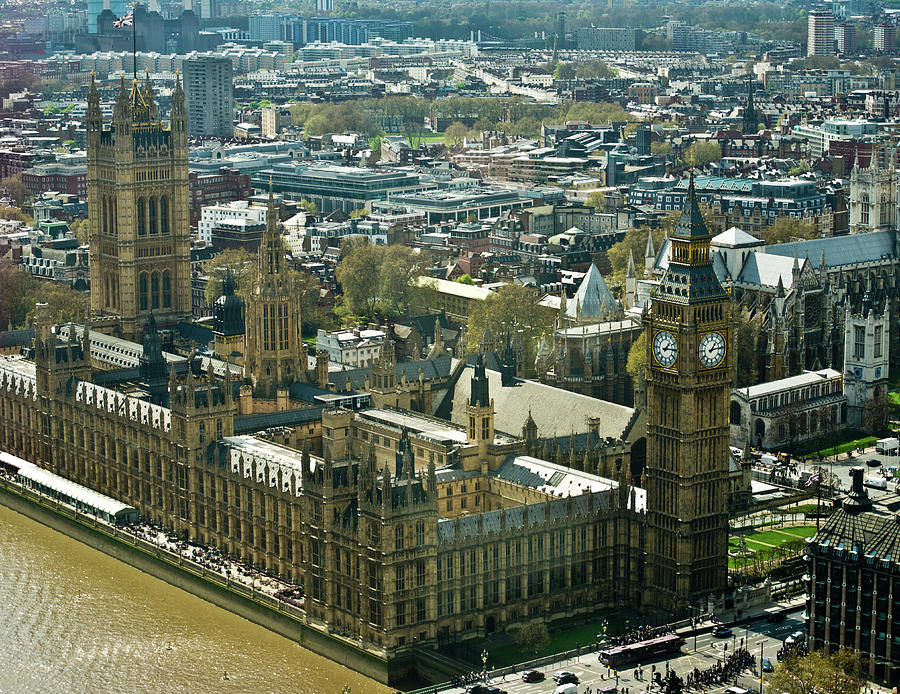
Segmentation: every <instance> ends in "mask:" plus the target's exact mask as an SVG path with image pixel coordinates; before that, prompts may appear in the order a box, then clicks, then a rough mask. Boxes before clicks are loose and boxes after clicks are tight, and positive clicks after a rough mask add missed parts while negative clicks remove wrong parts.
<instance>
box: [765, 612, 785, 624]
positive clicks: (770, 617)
mask: <svg viewBox="0 0 900 694" xmlns="http://www.w3.org/2000/svg"><path fill="white" fill-rule="evenodd" d="M785 619H787V615H786V614H785V613H784V612H769V613H768V614H766V621H767V622H771V623H772V624H774V623H775V622H783V621H784V620H785Z"/></svg>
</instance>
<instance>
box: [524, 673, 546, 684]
mask: <svg viewBox="0 0 900 694" xmlns="http://www.w3.org/2000/svg"><path fill="white" fill-rule="evenodd" d="M522 681H523V682H543V681H544V673H543V672H541V671H540V670H526V671H525V672H523V673H522Z"/></svg>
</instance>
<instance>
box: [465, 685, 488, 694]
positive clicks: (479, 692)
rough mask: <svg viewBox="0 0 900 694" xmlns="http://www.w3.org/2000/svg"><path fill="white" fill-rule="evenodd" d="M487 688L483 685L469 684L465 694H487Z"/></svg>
mask: <svg viewBox="0 0 900 694" xmlns="http://www.w3.org/2000/svg"><path fill="white" fill-rule="evenodd" d="M489 691H490V690H489V688H488V686H487V685H484V684H470V685H469V686H468V687H466V694H489Z"/></svg>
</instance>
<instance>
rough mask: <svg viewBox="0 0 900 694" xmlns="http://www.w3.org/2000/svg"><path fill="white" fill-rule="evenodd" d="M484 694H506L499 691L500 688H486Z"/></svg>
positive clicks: (504, 691)
mask: <svg viewBox="0 0 900 694" xmlns="http://www.w3.org/2000/svg"><path fill="white" fill-rule="evenodd" d="M484 694H506V690H505V689H500V687H488V688H487V691H486V692H485V693H484Z"/></svg>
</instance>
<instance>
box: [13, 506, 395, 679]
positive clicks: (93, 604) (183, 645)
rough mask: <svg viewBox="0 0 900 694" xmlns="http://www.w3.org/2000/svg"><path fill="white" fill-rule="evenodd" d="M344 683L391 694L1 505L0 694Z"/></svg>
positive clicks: (291, 643) (284, 640)
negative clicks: (225, 677)
mask: <svg viewBox="0 0 900 694" xmlns="http://www.w3.org/2000/svg"><path fill="white" fill-rule="evenodd" d="M226 674H227V679H224V676H225V675H226ZM348 685H349V687H350V691H351V692H352V694H387V693H388V692H390V691H391V690H389V689H388V688H387V687H384V686H382V685H380V684H378V683H377V682H375V681H374V680H371V679H368V678H366V677H364V676H362V675H360V674H358V673H356V672H353V671H352V670H348V669H346V668H344V667H342V666H340V665H338V664H337V663H334V662H332V661H330V660H328V659H326V658H323V657H321V656H318V655H316V654H315V653H312V652H310V651H307V650H305V649H303V648H301V647H300V646H298V645H297V644H295V643H294V642H292V641H289V640H288V639H285V638H283V637H281V636H278V635H277V634H274V633H272V632H270V631H267V630H266V629H263V628H262V627H260V626H257V625H256V624H253V623H251V622H248V621H247V620H245V619H243V618H241V617H238V616H236V615H233V614H231V613H230V612H227V611H225V610H222V609H220V608H218V607H216V606H215V605H212V604H210V603H208V602H205V601H204V600H201V599H200V598H197V597H194V596H193V595H191V594H189V593H186V592H184V591H182V590H179V589H178V588H175V587H173V586H170V585H169V584H168V583H165V582H163V581H160V580H158V579H156V578H153V577H152V576H149V575H148V574H145V573H143V572H141V571H138V570H137V569H134V568H132V567H130V566H128V565H127V564H123V563H121V562H119V561H117V560H115V559H112V558H111V557H108V556H106V555H105V554H103V553H102V552H98V551H97V550H94V549H91V548H90V547H88V546H86V545H83V544H81V543H80V542H77V541H75V540H72V539H71V538H69V537H67V536H65V535H62V534H60V533H58V532H56V531H55V530H51V529H50V528H48V527H46V526H44V525H41V524H40V523H37V522H36V521H33V520H31V519H30V518H26V517H25V516H22V515H20V514H18V513H16V512H14V511H11V510H9V509H8V508H6V507H5V506H0V694H20V693H21V694H25V693H31V692H41V693H43V692H47V693H48V694H81V693H82V692H84V693H85V694H88V693H90V694H105V693H106V692H117V693H118V692H122V693H125V694H130V693H131V692H135V693H144V692H148V693H151V692H160V693H165V694H175V693H176V692H185V693H190V694H207V693H212V692H216V693H218V692H254V693H255V692H259V693H263V692H279V693H280V692H285V693H290V694H340V692H341V690H342V689H343V688H344V687H345V686H348Z"/></svg>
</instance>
